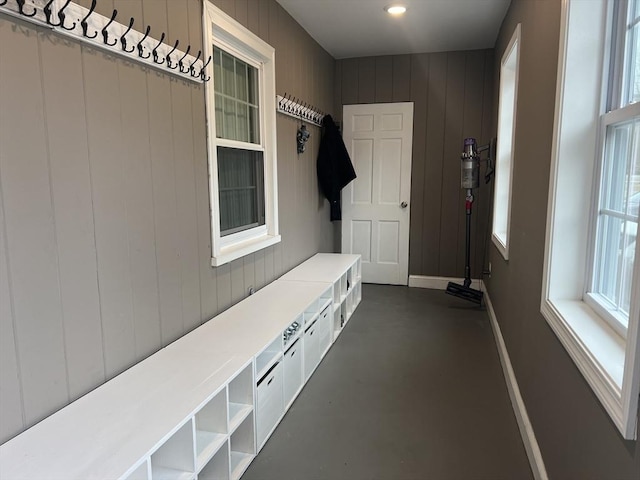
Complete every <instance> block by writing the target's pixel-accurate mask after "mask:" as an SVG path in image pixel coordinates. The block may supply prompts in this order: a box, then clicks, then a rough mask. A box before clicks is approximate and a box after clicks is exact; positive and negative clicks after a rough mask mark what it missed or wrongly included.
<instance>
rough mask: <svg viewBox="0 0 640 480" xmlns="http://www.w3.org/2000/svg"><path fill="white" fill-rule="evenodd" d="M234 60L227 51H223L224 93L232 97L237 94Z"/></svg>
mask: <svg viewBox="0 0 640 480" xmlns="http://www.w3.org/2000/svg"><path fill="white" fill-rule="evenodd" d="M234 60H235V59H234V58H233V57H232V56H231V55H229V54H228V53H227V52H222V93H224V94H225V95H227V96H229V97H232V98H233V97H234V96H235V94H236V82H235V76H236V73H235V66H236V65H235V61H234Z"/></svg>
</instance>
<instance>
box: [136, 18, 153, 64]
mask: <svg viewBox="0 0 640 480" xmlns="http://www.w3.org/2000/svg"><path fill="white" fill-rule="evenodd" d="M150 31H151V26H149V25H147V30H146V31H145V32H144V37H142V39H141V40H140V41H139V42H138V45H137V48H138V56H139V57H140V58H149V57H150V56H151V54H150V53H148V54H147V55H146V56H145V55H143V53H144V45H142V42H144V41H145V40H146V39H147V37H148V36H149V32H150Z"/></svg>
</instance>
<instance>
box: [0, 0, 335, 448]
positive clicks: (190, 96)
mask: <svg viewBox="0 0 640 480" xmlns="http://www.w3.org/2000/svg"><path fill="white" fill-rule="evenodd" d="M76 1H78V0H76ZM78 3H81V4H84V5H85V6H88V5H89V4H90V3H91V2H90V0H81V1H78ZM214 3H215V4H217V5H218V6H219V7H220V8H222V9H223V10H224V11H225V12H226V13H228V14H229V15H231V16H232V17H234V18H236V19H237V20H238V21H239V22H240V23H242V24H243V25H245V26H246V27H248V28H249V29H250V30H252V31H253V32H254V33H256V34H257V35H259V36H260V37H261V38H262V39H264V40H265V41H267V42H268V43H270V44H271V45H272V46H273V47H274V48H275V49H276V89H277V93H279V94H284V93H285V92H286V93H289V94H292V95H295V96H296V97H298V98H301V99H303V100H304V101H306V102H308V103H310V104H313V105H316V106H317V107H319V108H321V109H323V110H324V111H327V112H330V111H331V110H332V108H333V101H334V69H335V61H334V60H333V58H332V57H331V56H330V55H329V54H327V53H326V52H325V51H324V50H323V49H322V48H321V47H320V46H319V45H318V44H317V43H315V41H313V40H312V39H311V38H310V37H309V36H308V35H307V34H306V32H305V31H304V30H303V29H302V28H301V27H300V26H299V25H298V24H297V23H296V22H295V21H294V20H293V19H292V18H291V17H290V16H289V15H288V14H287V13H286V12H285V11H284V10H283V9H282V8H281V7H280V6H279V5H278V4H277V3H276V2H275V0H243V1H227V0H216V1H214ZM112 8H117V9H118V11H119V14H118V17H119V18H129V17H134V18H135V19H136V25H137V26H138V29H140V28H142V27H141V25H147V24H149V25H151V26H152V29H153V30H152V36H154V37H155V38H158V37H159V36H160V33H161V32H162V31H164V32H166V34H167V36H168V38H167V40H166V42H168V43H173V42H174V41H175V40H176V39H179V40H180V43H181V45H182V44H183V43H185V44H186V43H188V42H190V43H191V44H192V45H193V46H194V47H195V49H196V51H197V50H198V49H199V48H200V45H201V44H202V38H203V36H202V2H201V0H100V1H99V2H98V11H99V12H100V13H102V14H104V15H109V14H110V13H111V11H112ZM192 48H193V47H192ZM204 105H205V99H204V88H203V86H202V85H197V84H192V83H189V82H184V81H182V80H180V79H177V78H175V77H171V76H168V75H165V74H162V73H160V72H158V71H155V70H147V69H145V68H143V67H141V66H140V65H139V64H136V63H131V62H127V61H123V60H122V59H121V58H119V57H113V56H109V55H106V54H105V53H103V52H101V51H97V50H94V49H91V48H88V47H86V46H82V45H80V44H79V43H77V42H74V41H70V40H67V39H63V38H61V37H58V36H56V35H55V34H52V33H50V32H47V31H45V30H42V29H40V28H36V27H34V26H32V25H29V24H26V23H21V22H17V21H15V20H13V19H11V18H9V17H4V16H1V15H0V382H1V388H0V442H4V441H6V440H7V439H9V438H11V437H13V436H14V435H16V434H17V433H19V432H20V431H22V430H24V429H25V428H28V427H29V426H31V425H33V424H34V423H36V422H38V421H39V420H41V419H42V418H44V417H45V416H47V415H49V414H51V413H52V412H54V411H55V410H57V409H59V408H61V407H63V406H64V405H66V404H67V403H69V402H71V401H73V400H74V399H76V398H78V397H79V396H81V395H83V394H85V393H87V392H88V391H90V390H92V389H93V388H95V387H96V386H98V385H100V384H101V383H103V382H105V381H106V380H108V379H110V378H112V377H113V376H115V375H117V374H118V373H120V372H121V371H123V370H124V369H126V368H128V367H130V366H131V365H133V364H135V363H136V362H138V361H140V360H142V359H144V358H145V357H147V356H148V355H150V354H152V353H153V352H155V351H157V350H158V349H160V348H161V347H163V346H165V345H167V344H168V343H170V342H172V341H174V340H176V339H177V338H179V337H180V336H182V335H184V334H185V333H187V332H188V331H190V330H192V329H193V328H195V327H196V326H198V325H200V324H201V323H203V322H204V321H207V320H208V319H210V318H211V317H213V316H215V315H216V314H217V313H219V312H220V311H222V310H224V309H226V308H228V307H229V306H231V305H232V304H234V303H236V302H238V301H239V300H241V299H242V298H244V297H245V296H246V295H247V292H248V289H249V287H254V288H256V289H258V288H261V287H263V286H264V285H266V284H267V283H269V282H271V281H272V280H274V279H275V278H277V277H279V276H280V275H281V274H282V273H284V272H286V271H288V270H289V269H291V268H292V267H294V266H296V265H297V264H299V263H300V262H302V261H303V260H305V259H306V258H308V257H310V256H311V255H313V254H314V253H316V252H318V251H331V250H332V247H333V227H332V225H331V223H330V222H329V212H328V209H327V208H326V203H325V201H323V199H322V198H321V196H320V194H319V192H318V187H317V182H316V174H315V156H316V154H317V149H318V145H319V136H320V132H319V129H318V128H317V127H313V126H308V127H309V130H310V132H311V138H310V140H309V142H308V143H307V150H306V152H305V153H304V154H302V155H297V153H296V144H295V137H296V131H297V129H298V127H299V122H297V121H296V120H294V119H291V118H289V117H284V116H281V115H278V116H277V136H278V178H279V182H278V184H279V216H280V231H281V234H282V243H280V244H278V245H276V246H273V247H270V248H267V249H265V250H262V251H259V252H256V253H254V254H251V255H248V256H246V257H244V258H241V259H238V260H236V261H234V262H232V263H230V264H228V265H225V266H223V267H220V268H217V269H216V268H213V267H211V266H210V255H211V240H210V233H209V232H210V217H209V192H208V178H207V176H208V169H207V168H208V167H207V153H206V152H207V148H206V123H205V106H204Z"/></svg>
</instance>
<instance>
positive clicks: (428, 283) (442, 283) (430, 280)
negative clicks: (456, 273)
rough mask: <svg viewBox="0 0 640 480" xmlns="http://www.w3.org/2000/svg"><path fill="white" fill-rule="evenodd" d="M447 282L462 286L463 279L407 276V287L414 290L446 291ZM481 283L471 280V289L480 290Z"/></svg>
mask: <svg viewBox="0 0 640 480" xmlns="http://www.w3.org/2000/svg"><path fill="white" fill-rule="evenodd" d="M449 282H454V283H459V284H461V285H462V282H464V278H450V277H426V276H424V275H409V286H410V287H416V288H432V289H434V290H446V288H447V284H448V283H449ZM480 286H481V281H480V280H478V279H472V280H471V288H475V289H476V290H480V288H481V287H480Z"/></svg>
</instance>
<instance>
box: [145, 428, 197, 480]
mask: <svg viewBox="0 0 640 480" xmlns="http://www.w3.org/2000/svg"><path fill="white" fill-rule="evenodd" d="M194 473H195V455H194V448H193V420H192V419H191V418H190V419H189V421H188V422H187V423H185V424H184V425H182V427H180V428H179V429H178V430H177V431H176V432H175V433H174V434H173V435H172V436H171V437H169V439H168V440H167V441H166V442H164V443H163V444H162V446H161V447H160V448H158V450H156V451H155V453H153V454H152V455H151V478H152V479H153V480H187V479H191V478H193V475H194Z"/></svg>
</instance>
